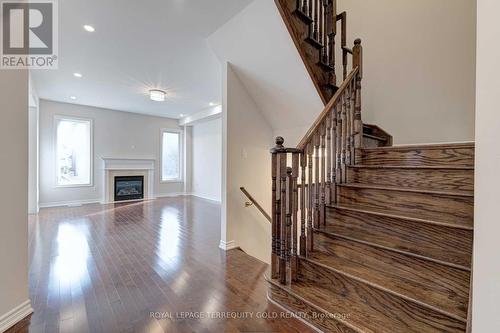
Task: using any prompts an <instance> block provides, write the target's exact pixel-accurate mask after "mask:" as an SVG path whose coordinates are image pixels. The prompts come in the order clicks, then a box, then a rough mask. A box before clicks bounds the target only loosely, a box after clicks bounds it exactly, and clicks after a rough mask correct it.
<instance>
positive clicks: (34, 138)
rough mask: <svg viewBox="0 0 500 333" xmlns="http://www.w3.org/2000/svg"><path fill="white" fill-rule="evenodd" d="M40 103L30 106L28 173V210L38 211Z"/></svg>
mask: <svg viewBox="0 0 500 333" xmlns="http://www.w3.org/2000/svg"><path fill="white" fill-rule="evenodd" d="M38 111H39V110H38V105H37V106H34V107H30V108H29V115H28V123H29V125H28V127H29V129H28V141H29V145H28V147H29V163H28V164H29V174H28V212H29V213H30V214H36V213H38V194H39V189H38V183H39V180H38V167H39V165H38V129H39V128H38V120H39V112H38Z"/></svg>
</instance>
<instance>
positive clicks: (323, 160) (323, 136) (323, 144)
mask: <svg viewBox="0 0 500 333" xmlns="http://www.w3.org/2000/svg"><path fill="white" fill-rule="evenodd" d="M320 139H321V145H320V149H321V151H320V158H321V165H320V169H321V172H320V174H321V175H320V177H321V180H320V205H319V214H320V225H324V224H325V223H326V219H325V211H326V206H325V202H326V195H325V190H326V175H325V173H326V156H325V155H326V154H325V153H326V151H325V148H326V123H325V122H323V124H322V125H321V136H320Z"/></svg>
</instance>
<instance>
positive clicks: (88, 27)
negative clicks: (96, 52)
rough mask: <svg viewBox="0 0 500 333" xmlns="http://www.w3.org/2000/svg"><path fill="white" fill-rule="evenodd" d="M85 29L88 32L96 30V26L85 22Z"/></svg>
mask: <svg viewBox="0 0 500 333" xmlns="http://www.w3.org/2000/svg"><path fill="white" fill-rule="evenodd" d="M83 29H85V30H86V31H88V32H94V31H95V28H94V27H93V26H91V25H88V24H85V25H84V26H83Z"/></svg>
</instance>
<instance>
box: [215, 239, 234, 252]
mask: <svg viewBox="0 0 500 333" xmlns="http://www.w3.org/2000/svg"><path fill="white" fill-rule="evenodd" d="M219 248H220V249H221V250H224V251H229V250H233V249H237V248H239V246H238V245H236V242H235V241H234V240H230V241H227V242H226V241H225V240H222V239H221V240H220V243H219Z"/></svg>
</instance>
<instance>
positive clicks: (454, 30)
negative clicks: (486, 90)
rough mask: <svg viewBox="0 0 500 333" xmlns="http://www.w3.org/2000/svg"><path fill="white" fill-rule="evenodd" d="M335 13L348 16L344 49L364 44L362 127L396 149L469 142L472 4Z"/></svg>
mask: <svg viewBox="0 0 500 333" xmlns="http://www.w3.org/2000/svg"><path fill="white" fill-rule="evenodd" d="M338 6H339V7H338V10H339V12H340V11H343V10H346V11H347V22H348V23H347V30H348V43H349V46H350V47H352V44H353V41H354V39H355V38H357V37H359V38H361V39H362V41H363V42H362V44H363V48H364V49H363V51H364V58H363V64H364V78H363V121H364V122H366V123H373V124H376V125H379V126H381V127H382V128H383V129H385V130H387V131H388V132H389V133H391V134H392V135H393V136H394V142H395V143H396V144H403V143H429V142H450V141H464V140H473V139H474V86H475V23H476V19H475V12H476V8H475V7H476V1H473V0H439V1H436V0H418V1H415V0H342V1H338ZM339 59H341V58H339V57H338V56H337V60H339ZM337 63H338V64H339V65H340V61H337ZM338 73H339V77H340V76H341V73H342V72H341V71H339V70H338Z"/></svg>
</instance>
